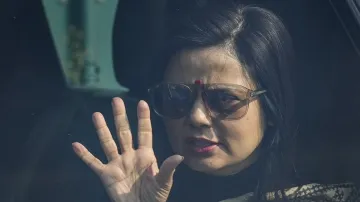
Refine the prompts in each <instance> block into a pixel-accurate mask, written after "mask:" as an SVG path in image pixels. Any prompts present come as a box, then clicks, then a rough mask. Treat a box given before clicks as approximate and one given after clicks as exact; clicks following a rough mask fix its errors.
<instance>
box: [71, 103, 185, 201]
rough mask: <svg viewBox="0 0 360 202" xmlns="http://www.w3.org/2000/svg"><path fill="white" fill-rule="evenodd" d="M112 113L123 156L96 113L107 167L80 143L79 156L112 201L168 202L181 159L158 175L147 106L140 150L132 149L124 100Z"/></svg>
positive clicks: (172, 160)
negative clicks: (174, 174)
mask: <svg viewBox="0 0 360 202" xmlns="http://www.w3.org/2000/svg"><path fill="white" fill-rule="evenodd" d="M113 111H114V118H115V124H116V130H117V137H118V139H119V142H120V143H119V144H120V149H121V154H119V153H118V149H117V145H116V143H115V141H114V139H113V138H112V135H111V134H110V131H109V129H108V127H107V125H106V122H105V120H104V117H103V116H102V115H101V114H100V113H94V125H95V128H96V129H97V133H98V136H99V140H100V143H101V146H102V148H103V150H104V152H105V154H106V157H107V159H108V161H109V162H108V164H103V163H102V162H101V161H100V160H98V159H97V158H96V157H94V156H93V155H92V154H91V153H90V152H89V151H88V150H87V149H86V148H85V147H84V146H83V145H81V144H80V143H73V147H74V150H75V152H76V154H77V155H78V156H79V157H80V158H81V159H82V160H83V161H84V162H85V163H86V164H88V166H89V167H90V168H91V169H92V170H93V171H94V172H95V173H96V174H97V175H98V176H99V177H100V179H101V181H102V182H103V184H104V186H105V188H106V190H107V192H108V193H109V195H110V197H111V199H112V200H113V201H142V202H143V201H149V202H153V201H154V202H160V201H166V199H167V197H168V195H169V192H170V189H171V185H172V174H173V172H174V169H175V168H176V166H177V165H178V164H179V163H180V162H181V160H182V158H181V157H180V156H178V155H175V156H172V157H170V158H168V159H167V160H166V161H165V162H164V164H163V166H162V167H161V169H160V171H159V168H158V166H157V163H156V157H155V155H154V151H153V149H152V132H151V131H152V129H151V122H150V110H149V107H148V106H147V104H146V103H145V102H142V103H139V106H138V117H139V121H138V122H139V124H138V125H139V126H138V131H139V133H138V144H139V148H138V149H137V150H134V149H133V142H132V135H131V131H130V128H129V124H128V122H127V118H126V111H125V106H124V103H123V101H122V100H121V99H119V98H115V99H114V102H113Z"/></svg>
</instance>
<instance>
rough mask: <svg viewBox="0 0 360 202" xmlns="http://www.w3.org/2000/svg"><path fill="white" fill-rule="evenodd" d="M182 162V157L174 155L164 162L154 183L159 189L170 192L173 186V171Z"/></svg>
mask: <svg viewBox="0 0 360 202" xmlns="http://www.w3.org/2000/svg"><path fill="white" fill-rule="evenodd" d="M183 160H184V157H182V156H180V155H174V156H171V157H169V158H167V159H166V160H165V161H164V163H163V164H162V165H161V167H160V171H159V173H158V174H157V176H156V181H157V182H158V184H159V186H160V187H161V188H163V189H165V190H168V191H170V189H171V187H172V184H173V176H174V173H175V169H176V167H177V166H178V165H179V164H180V163H181V162H182V161H183Z"/></svg>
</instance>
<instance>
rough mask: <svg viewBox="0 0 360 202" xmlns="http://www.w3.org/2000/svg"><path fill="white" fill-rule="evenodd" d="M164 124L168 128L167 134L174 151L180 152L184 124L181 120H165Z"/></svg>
mask: <svg viewBox="0 0 360 202" xmlns="http://www.w3.org/2000/svg"><path fill="white" fill-rule="evenodd" d="M164 125H165V128H166V134H167V136H168V139H169V142H170V144H171V147H172V148H173V150H174V151H176V152H179V149H180V143H181V142H182V141H181V136H182V128H183V124H182V121H181V120H171V121H169V120H164Z"/></svg>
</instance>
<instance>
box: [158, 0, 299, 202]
mask: <svg viewBox="0 0 360 202" xmlns="http://www.w3.org/2000/svg"><path fill="white" fill-rule="evenodd" d="M202 3H203V4H201V6H198V7H196V8H192V9H186V11H185V12H183V11H182V10H181V8H180V9H175V10H171V12H172V13H170V15H168V18H167V21H168V23H167V29H168V31H169V32H168V36H169V38H167V40H166V46H167V47H166V49H165V50H166V52H165V55H166V57H165V60H164V61H163V63H162V64H161V65H158V68H162V69H156V70H153V72H156V75H157V76H159V77H158V78H157V80H158V81H160V80H162V77H160V75H161V74H162V73H163V72H164V69H163V68H165V67H166V66H167V63H168V62H169V59H170V58H171V57H172V56H173V55H174V54H175V53H177V52H179V51H182V50H189V49H196V48H204V47H211V46H216V45H222V44H226V43H227V44H229V43H230V44H231V47H232V48H233V50H234V52H235V54H236V56H237V57H238V59H239V61H240V62H241V63H242V65H243V67H244V69H245V71H246V72H247V74H248V75H249V76H250V78H251V80H252V81H253V82H254V83H255V85H256V87H257V88H261V89H266V90H267V93H266V94H265V95H264V96H261V97H260V104H261V107H262V109H263V111H264V114H265V117H266V119H267V120H271V122H272V124H271V126H269V127H267V128H268V129H267V130H266V131H265V135H264V139H263V141H262V143H261V146H262V147H263V152H262V155H261V157H260V159H259V162H260V163H262V164H264V165H262V166H260V167H261V169H263V170H262V171H261V173H262V174H261V177H260V178H259V183H258V187H257V188H256V190H255V195H256V198H257V200H266V196H265V195H266V192H268V191H275V190H283V188H284V187H285V186H288V185H289V183H296V182H293V178H295V174H294V173H295V172H294V167H293V163H292V161H291V157H292V156H291V150H290V149H291V148H292V142H293V138H294V135H295V130H294V128H295V127H294V123H295V122H294V98H293V92H292V87H291V86H292V85H291V79H290V67H291V66H292V61H293V49H292V41H291V37H290V35H289V33H288V31H287V30H286V28H285V26H284V24H283V23H282V21H281V20H280V19H279V18H278V17H277V16H276V15H275V14H273V13H272V12H271V11H269V10H266V9H264V8H260V7H256V6H243V5H240V4H236V3H234V2H232V1H228V0H227V1H204V2H202ZM161 76H163V75H161ZM277 193H278V192H276V194H275V197H276V196H277V197H278V198H279V199H280V198H284V197H280V195H283V194H284V192H283V191H281V192H280V193H278V195H277ZM285 198H286V197H285ZM280 200H282V199H280ZM284 200H285V199H284Z"/></svg>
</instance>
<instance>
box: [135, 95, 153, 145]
mask: <svg viewBox="0 0 360 202" xmlns="http://www.w3.org/2000/svg"><path fill="white" fill-rule="evenodd" d="M137 114H138V119H139V120H138V144H139V148H142V147H143V148H144V147H147V148H152V127H151V120H150V109H149V105H148V104H147V103H146V102H145V101H143V100H141V101H140V102H139V104H138V107H137Z"/></svg>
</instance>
